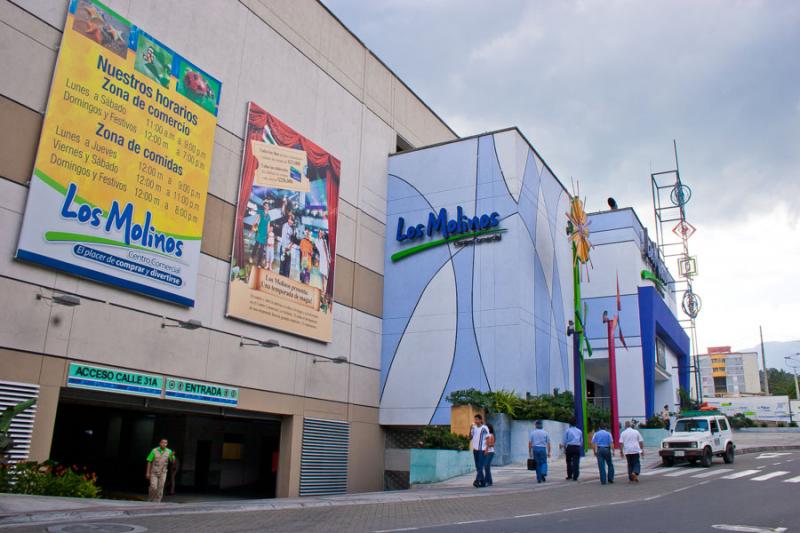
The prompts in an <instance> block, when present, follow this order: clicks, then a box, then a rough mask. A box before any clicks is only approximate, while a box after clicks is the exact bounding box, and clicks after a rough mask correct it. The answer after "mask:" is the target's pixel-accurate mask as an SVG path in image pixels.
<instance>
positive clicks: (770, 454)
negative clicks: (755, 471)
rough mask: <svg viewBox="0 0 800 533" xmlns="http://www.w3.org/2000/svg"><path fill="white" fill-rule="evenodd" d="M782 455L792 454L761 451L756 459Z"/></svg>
mask: <svg viewBox="0 0 800 533" xmlns="http://www.w3.org/2000/svg"><path fill="white" fill-rule="evenodd" d="M784 455H792V454H791V453H790V452H769V453H762V454H760V455H759V456H758V457H756V459H775V458H776V457H781V456H784Z"/></svg>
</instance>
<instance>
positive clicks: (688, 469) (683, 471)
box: [664, 467, 697, 477]
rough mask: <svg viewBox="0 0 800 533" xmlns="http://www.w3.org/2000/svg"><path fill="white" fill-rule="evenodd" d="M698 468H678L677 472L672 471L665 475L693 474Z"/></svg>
mask: <svg viewBox="0 0 800 533" xmlns="http://www.w3.org/2000/svg"><path fill="white" fill-rule="evenodd" d="M696 471H697V470H696V469H694V468H689V467H686V468H684V469H683V470H677V471H675V472H671V473H669V474H667V475H666V476H664V477H678V476H685V475H686V474H691V473H692V472H696Z"/></svg>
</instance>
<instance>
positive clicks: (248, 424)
mask: <svg viewBox="0 0 800 533" xmlns="http://www.w3.org/2000/svg"><path fill="white" fill-rule="evenodd" d="M161 438H166V439H168V441H169V447H170V448H171V449H172V450H173V451H174V452H175V454H176V456H177V458H178V461H177V466H176V468H175V472H174V484H175V489H174V491H175V493H176V496H175V497H174V499H173V501H180V500H181V498H185V499H189V500H190V499H194V498H200V497H204V496H206V495H208V496H212V497H213V496H214V495H216V496H218V497H236V498H274V497H275V482H276V479H277V468H276V467H277V463H276V461H275V460H274V459H275V457H277V455H278V446H279V443H280V419H279V417H277V416H272V415H266V414H264V413H255V412H250V411H241V410H238V409H236V410H234V409H229V408H220V407H216V406H205V405H195V404H189V403H183V402H174V401H169V400H159V399H149V398H148V399H143V398H138V397H134V396H123V395H116V394H109V393H103V392H96V391H86V390H77V389H67V388H63V389H61V396H60V399H59V405H58V411H57V413H56V423H55V429H54V432H53V445H52V448H51V453H50V457H51V458H52V459H53V460H55V461H58V462H59V463H62V464H65V465H73V464H74V465H79V466H85V467H87V468H88V469H89V470H91V471H93V472H96V473H97V476H98V484H99V485H100V487H101V488H102V490H103V496H105V497H121V498H134V499H139V498H141V499H144V498H146V496H147V480H146V479H145V469H146V462H145V459H146V457H147V454H148V453H149V452H150V450H151V449H152V448H153V447H155V446H157V444H158V441H159V440H160V439H161ZM172 478H173V476H172V472H171V473H170V475H168V477H167V488H166V489H165V491H164V494H165V500H166V501H169V500H170V496H168V494H169V493H170V492H171V491H172V485H171V481H170V480H171V479H172Z"/></svg>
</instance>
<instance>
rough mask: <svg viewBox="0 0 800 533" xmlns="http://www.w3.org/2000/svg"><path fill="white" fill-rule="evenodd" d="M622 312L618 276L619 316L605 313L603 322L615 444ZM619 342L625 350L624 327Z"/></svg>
mask: <svg viewBox="0 0 800 533" xmlns="http://www.w3.org/2000/svg"><path fill="white" fill-rule="evenodd" d="M620 311H622V298H620V294H619V274H617V314H616V316H614V318H608V311H603V322H604V323H605V324H606V325H607V326H608V384H609V403H610V404H611V435H612V436H613V437H614V442H615V443H616V442H619V408H618V403H617V348H616V342H615V339H614V331H615V330H616V329H617V327H618V326H619V313H620ZM619 340H620V342H622V345H623V346H624V347H625V349H626V350H627V349H628V345H627V344H625V336H624V335H623V334H622V326H619Z"/></svg>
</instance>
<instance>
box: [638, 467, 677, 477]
mask: <svg viewBox="0 0 800 533" xmlns="http://www.w3.org/2000/svg"><path fill="white" fill-rule="evenodd" d="M674 471H675V470H673V469H671V468H656V469H655V470H648V471H646V472H642V473H641V474H639V476H640V477H641V476H658V475H660V474H666V473H667V472H674Z"/></svg>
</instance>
